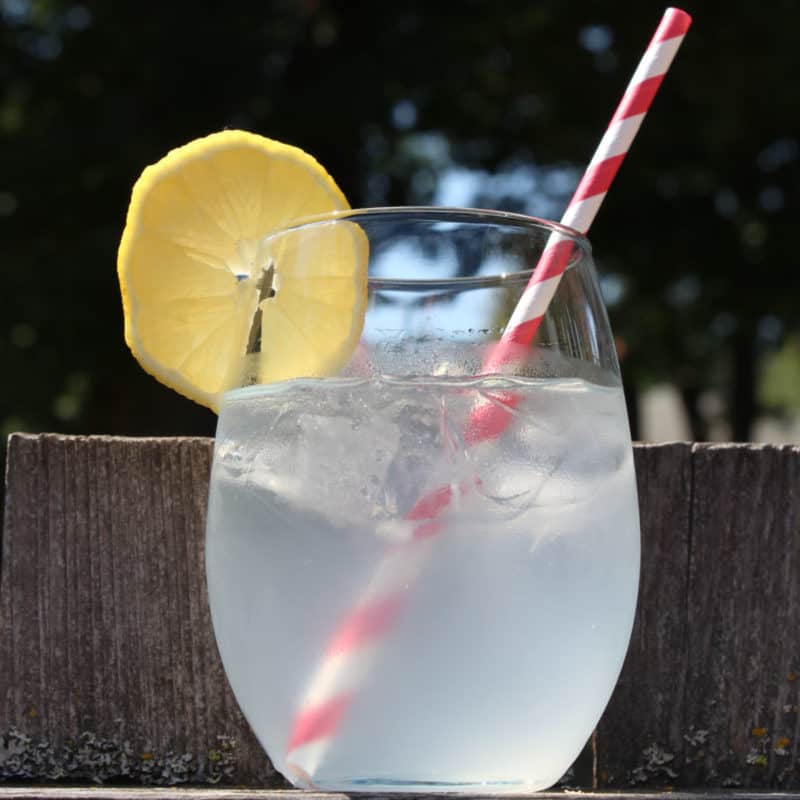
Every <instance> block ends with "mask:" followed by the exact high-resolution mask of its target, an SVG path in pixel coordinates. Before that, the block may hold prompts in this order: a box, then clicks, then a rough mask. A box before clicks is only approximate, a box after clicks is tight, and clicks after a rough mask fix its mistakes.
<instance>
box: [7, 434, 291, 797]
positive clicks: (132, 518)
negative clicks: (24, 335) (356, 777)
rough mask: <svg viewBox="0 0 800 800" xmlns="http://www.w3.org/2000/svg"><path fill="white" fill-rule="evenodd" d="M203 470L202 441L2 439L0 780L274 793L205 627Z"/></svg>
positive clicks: (206, 453) (207, 453) (205, 450)
mask: <svg viewBox="0 0 800 800" xmlns="http://www.w3.org/2000/svg"><path fill="white" fill-rule="evenodd" d="M210 458H211V442H210V440H207V439H112V438H108V437H62V436H52V435H42V436H20V435H15V436H12V437H11V438H10V441H9V449H8V475H7V494H6V519H5V531H4V536H3V550H2V553H3V554H2V581H0V641H2V642H7V643H9V645H10V646H4V647H2V648H0V676H2V677H1V678H0V777H5V778H7V779H8V778H32V779H33V778H36V779H42V778H62V779H84V780H97V781H103V780H118V779H131V780H136V781H141V782H143V783H165V784H169V783H176V782H182V781H192V782H216V781H219V780H234V779H235V780H236V781H239V782H243V783H247V784H253V785H283V781H282V779H281V778H280V776H278V775H277V774H276V773H275V772H274V770H273V769H272V767H271V765H270V764H269V762H268V760H267V759H266V756H265V755H264V754H263V750H262V749H261V747H260V746H259V744H258V742H257V741H256V740H255V738H254V736H253V734H252V733H251V732H250V729H249V728H248V726H247V724H246V723H245V721H244V718H243V717H242V715H241V713H240V711H239V709H238V706H237V705H236V702H235V700H234V698H233V696H232V694H231V692H230V690H229V688H228V684H227V681H226V679H225V676H224V673H223V670H222V665H221V663H220V660H219V656H218V654H217V649H216V643H215V640H214V636H213V632H212V628H211V622H210V616H209V612H208V603H207V599H206V585H205V568H204V561H203V541H204V526H205V509H206V499H207V492H208V476H209V468H210ZM4 734H5V735H4Z"/></svg>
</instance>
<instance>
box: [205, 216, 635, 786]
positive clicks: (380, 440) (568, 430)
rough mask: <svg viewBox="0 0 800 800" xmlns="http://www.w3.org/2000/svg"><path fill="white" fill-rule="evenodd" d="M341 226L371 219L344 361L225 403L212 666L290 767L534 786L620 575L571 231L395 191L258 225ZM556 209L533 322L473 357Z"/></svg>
mask: <svg viewBox="0 0 800 800" xmlns="http://www.w3.org/2000/svg"><path fill="white" fill-rule="evenodd" d="M341 226H358V229H360V231H362V232H363V234H364V236H365V237H366V240H367V241H368V243H369V276H370V277H369V288H368V292H369V300H368V308H367V313H366V319H365V323H364V328H363V334H362V336H361V341H360V344H359V346H358V347H357V348H356V350H355V352H354V353H353V356H352V358H351V360H350V362H349V363H348V364H347V365H346V366H345V367H344V369H343V370H342V372H341V373H340V374H339V375H337V376H334V377H325V378H313V379H312V378H304V379H297V380H290V381H285V382H281V383H276V384H271V385H246V386H242V387H240V388H237V389H235V390H233V391H231V392H229V393H228V394H227V395H226V396H225V397H224V400H223V402H222V405H221V410H220V415H219V423H218V428H217V436H216V445H215V452H214V465H213V472H212V477H211V488H210V503H209V512H208V527H207V550H206V557H207V572H208V589H209V597H210V603H211V611H212V617H213V623H214V630H215V633H216V637H217V642H218V645H219V650H220V653H221V655H222V660H223V663H224V666H225V671H226V673H227V676H228V678H229V680H230V683H231V686H232V687H233V690H234V693H235V695H236V698H237V700H238V702H239V704H240V706H241V708H242V711H243V712H244V714H245V716H246V717H247V719H248V721H249V723H250V725H251V726H252V728H253V730H254V731H255V733H256V735H257V736H258V738H259V740H260V741H261V743H262V744H263V746H264V748H265V749H266V751H267V753H268V754H269V756H270V758H271V759H272V761H273V763H274V764H275V766H276V768H277V769H278V770H279V771H280V772H282V773H283V774H284V775H286V776H287V777H288V778H289V779H290V780H292V781H293V782H294V783H295V784H297V785H301V786H315V787H319V788H323V789H329V790H342V791H354V790H355V791H357V790H381V791H425V792H431V791H443V792H444V791H447V792H453V791H464V792H475V791H480V792H525V791H532V790H537V789H543V788H546V787H548V786H551V785H552V784H554V783H555V782H557V781H558V779H559V778H560V777H561V776H562V775H563V773H564V772H565V771H566V770H567V769H568V767H569V766H570V764H571V763H572V761H573V760H574V758H575V757H576V755H577V754H578V753H579V751H580V750H581V748H582V747H583V745H584V744H585V742H586V740H587V738H588V737H589V736H590V734H591V732H592V730H593V728H594V726H595V725H596V723H597V721H598V719H599V717H600V715H601V713H602V711H603V709H604V707H605V705H606V703H607V701H608V699H609V696H610V694H611V691H612V689H613V687H614V684H615V682H616V679H617V676H618V674H619V671H620V668H621V665H622V662H623V658H624V655H625V651H626V647H627V644H628V639H629V636H630V631H631V625H632V621H633V615H634V610H635V604H636V595H637V587H638V575H639V520H638V506H637V498H636V487H635V481H634V472H633V462H632V452H631V440H630V432H629V428H628V421H627V416H626V411H625V403H624V400H623V394H622V388H621V382H620V375H619V367H618V363H617V358H616V354H615V349H614V344H613V339H612V335H611V331H610V328H609V324H608V319H607V316H606V312H605V309H604V306H603V303H602V299H601V296H600V292H599V289H598V282H597V278H596V275H595V269H594V266H593V263H592V255H591V250H590V247H589V244H588V242H587V241H586V239H585V238H583V237H582V236H580V235H578V234H576V233H574V232H572V231H569V230H568V229H564V228H562V227H560V226H558V225H556V224H554V223H551V222H545V221H542V220H538V219H534V218H530V217H524V216H518V215H513V214H505V213H498V212H487V211H473V210H463V209H424V208H405V209H370V210H361V211H351V212H345V213H339V214H335V215H331V216H329V217H325V218H317V219H315V220H312V221H309V222H306V223H304V224H299V225H297V226H295V227H292V228H290V229H287V230H284V231H279V232H276V233H274V234H271V235H270V236H269V237H267V239H266V240H265V242H264V245H265V248H266V251H272V252H275V253H288V252H291V253H294V254H295V256H293V257H296V258H302V257H303V256H302V254H303V252H308V253H316V254H317V256H316V257H318V254H319V253H320V252H325V243H326V242H327V241H328V237H329V239H330V242H331V243H332V244H331V246H334V243H335V242H336V241H337V236H336V233H335V232H336V231H337V229H340V228H341ZM554 231H555V232H558V233H560V234H561V236H563V237H567V238H568V239H569V240H571V242H572V252H571V254H570V262H569V265H568V268H567V270H566V272H565V273H564V275H563V278H562V279H561V281H560V283H559V285H558V289H557V291H556V293H555V296H554V297H553V299H552V301H551V303H550V305H549V308H548V309H547V313H546V315H545V317H544V319H543V321H542V323H541V325H540V327H539V328H538V331H537V334H536V338H535V340H534V342H533V344H532V345H531V346H529V347H525V348H523V349H521V351H520V353H518V354H516V357H515V359H514V364H513V366H512V367H508V368H506V369H504V371H503V374H485V373H484V370H483V367H482V364H483V363H484V360H485V358H486V356H487V354H488V353H490V352H492V348H493V347H495V346H496V344H497V342H498V341H499V339H500V337H501V335H502V332H503V330H504V326H505V323H506V321H507V320H508V318H509V316H510V314H511V312H512V310H513V308H514V307H515V305H516V303H517V301H518V299H519V297H520V295H521V293H522V291H523V289H524V287H525V285H526V284H527V282H528V279H529V277H530V274H531V270H532V269H533V268H534V267H535V265H536V264H537V262H538V260H539V257H540V255H541V253H542V250H543V248H544V246H545V244H546V242H547V241H548V238H549V237H550V236H551V234H552V233H553V232H554ZM339 232H341V230H340V231H339ZM312 240H313V242H314V246H313V247H304V245H305V244H306V243H309V242H311V241H312ZM321 245H322V247H321ZM281 267H282V265H281V263H280V261H279V260H277V261H276V262H275V263H274V264H273V268H274V270H275V272H276V274H278V275H280V271H281ZM277 285H278V286H279V285H280V284H279V282H278V283H277ZM278 291H280V288H278ZM487 409H488V412H487V413H489V414H493V413H497V414H500V415H501V416H502V417H503V418H504V420H505V421H504V423H503V425H502V430H500V431H499V432H496V433H495V434H493V435H491V436H487V435H484V434H481V433H480V431H478V432H476V425H475V419H476V414H477V415H480V413H483V412H486V411H487Z"/></svg>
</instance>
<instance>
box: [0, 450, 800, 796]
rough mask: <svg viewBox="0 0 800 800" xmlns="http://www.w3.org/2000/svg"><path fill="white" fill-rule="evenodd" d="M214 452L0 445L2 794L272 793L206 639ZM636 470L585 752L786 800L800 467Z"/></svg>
mask: <svg viewBox="0 0 800 800" xmlns="http://www.w3.org/2000/svg"><path fill="white" fill-rule="evenodd" d="M210 454H211V443H210V440H206V439H136V440H134V439H112V438H107V437H60V436H24V435H15V436H12V437H11V439H10V442H9V453H8V475H7V495H6V519H5V532H4V537H3V543H2V544H3V547H2V563H0V570H1V571H0V642H2V643H3V644H2V645H0V780H2V779H5V780H9V779H11V780H14V779H20V780H28V781H34V780H35V781H41V780H46V779H49V778H61V779H65V780H70V781H73V782H78V781H81V780H83V781H86V780H96V781H102V780H107V781H109V780H110V781H119V780H126V781H131V782H135V783H146V784H174V783H181V782H184V781H189V782H194V783H208V782H217V781H219V782H222V783H234V784H239V785H246V786H261V787H265V786H266V787H279V786H283V785H284V784H283V782H282V780H281V778H280V776H278V775H277V774H276V773H275V772H274V770H273V769H272V768H271V766H270V765H269V762H268V761H267V759H266V757H265V756H264V755H263V754H262V752H261V749H260V747H259V746H258V744H257V742H256V740H255V738H254V737H253V735H252V734H251V733H250V731H249V729H248V727H247V725H246V723H245V722H244V719H243V718H242V716H241V714H240V712H239V710H238V708H237V706H236V703H235V701H234V699H233V697H232V695H231V693H230V691H229V689H228V686H227V683H226V681H225V678H224V674H223V672H222V667H221V665H220V662H219V658H218V655H217V652H216V646H215V643H214V638H213V633H212V631H211V626H210V620H209V616H208V611H207V605H206V596H205V576H204V567H203V527H204V522H205V504H206V493H207V480H208V470H209V464H210ZM635 455H636V467H637V475H638V480H639V491H640V506H641V514H642V532H643V552H642V585H641V592H640V603H639V609H638V613H637V621H636V625H635V628H634V632H633V637H632V642H631V648H630V652H629V656H628V659H627V661H626V664H625V667H624V669H623V673H622V675H621V678H620V681H619V685H618V687H617V690H616V692H615V694H614V696H613V698H612V701H611V703H610V705H609V708H608V710H607V712H606V714H605V715H604V717H603V720H602V721H601V723H600V726H599V728H598V731H597V734H596V736H595V737H594V739H593V753H592V755H593V757H594V762H595V764H594V774H595V776H596V778H595V781H596V784H597V785H599V786H601V787H611V788H626V787H632V786H638V787H639V788H641V787H643V786H650V787H655V788H658V787H665V786H692V787H701V786H711V787H719V788H724V789H725V792H724V793H723V794H722V795H720V796H725V797H731V796H734V795H733V794H732V792H733V791H734V790H735V788H736V787H739V786H741V787H773V788H778V789H783V790H786V789H796V788H798V787H800V751H799V750H798V740H799V739H800V722H799V721H798V705H800V677H798V676H800V449H799V448H796V447H788V446H787V447H770V446H763V447H758V446H733V445H727V446H708V445H688V444H672V445H657V446H637V448H636V454H635ZM588 773H589V774H588V775H584V773H583V772H582V771H581V770H577V771H576V773H575V775H574V777H573V779H572V780H571V781H570V784H571V785H573V786H584V787H587V788H588V787H590V786H591V785H592V778H591V773H592V770H589V771H588ZM8 791H9V789H8V788H6V789H3V792H4V794H2V795H0V800H6V798H7V792H8ZM14 791H16V790H14ZM20 791H21V789H20ZM103 791H106V790H103ZM172 791H174V790H171V792H172ZM273 794H274V793H273ZM93 795H94V796H95V797H96V796H97V795H96V794H94V793H93ZM104 796H105V795H104ZM109 796H110V795H109ZM148 796H151V795H148ZM170 796H172V797H174V794H172V793H171V794H170ZM227 796H228V795H226V797H227ZM270 796H271V795H270ZM609 796H613V795H609ZM633 796H636V797H638V796H639V795H633ZM678 796H680V795H678V793H677V792H676V793H672V794H670V797H672V798H674V797H678ZM691 796H692V797H697V796H698V795H695V794H692V795H691ZM738 796H740V797H750V796H753V795H744V794H742V795H738ZM770 796H771V797H772V796H775V795H774V794H772V795H770ZM209 797H210V795H209ZM537 797H543V795H537Z"/></svg>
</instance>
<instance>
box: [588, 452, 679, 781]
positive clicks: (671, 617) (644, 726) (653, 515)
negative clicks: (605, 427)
mask: <svg viewBox="0 0 800 800" xmlns="http://www.w3.org/2000/svg"><path fill="white" fill-rule="evenodd" d="M634 457H635V464H636V477H637V484H638V491H639V515H640V520H641V527H642V567H641V578H640V585H639V604H638V609H637V614H636V621H635V624H634V628H633V633H632V636H631V643H630V646H629V648H628V655H627V657H626V659H625V664H624V666H623V669H622V673H621V675H620V678H619V681H618V683H617V687H616V689H615V691H614V694H613V695H612V698H611V701H610V702H609V705H608V708H607V709H606V712H605V714H604V715H603V718H602V719H601V721H600V725H599V726H598V731H597V736H596V739H595V741H596V754H597V784H598V785H599V786H603V787H608V786H630V785H636V784H641V783H651V782H656V783H659V782H660V783H662V784H663V783H669V784H671V783H673V782H674V779H675V774H676V773H675V772H674V769H673V762H674V761H675V760H676V759H678V760H679V759H680V756H681V753H682V750H683V746H684V741H683V701H684V688H685V687H684V675H685V667H686V646H685V645H686V587H687V576H688V561H689V505H690V502H689V501H690V497H691V457H692V454H691V445H690V444H667V445H637V446H636V448H635V450H634Z"/></svg>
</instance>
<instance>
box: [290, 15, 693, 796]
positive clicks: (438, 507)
mask: <svg viewBox="0 0 800 800" xmlns="http://www.w3.org/2000/svg"><path fill="white" fill-rule="evenodd" d="M690 24H691V17H690V16H689V15H688V14H687V13H686V12H684V11H681V10H680V9H677V8H668V9H667V10H666V12H665V13H664V16H663V18H662V20H661V23H660V24H659V26H658V28H657V29H656V32H655V34H654V36H653V38H652V40H651V42H650V44H649V45H648V47H647V50H646V51H645V53H644V56H643V57H642V59H641V61H640V62H639V65H638V66H637V68H636V71H635V72H634V74H633V77H632V78H631V81H630V83H629V84H628V87H627V89H626V90H625V94H624V95H623V97H622V100H621V101H620V103H619V106H618V107H617V110H616V112H615V113H614V116H613V117H612V118H611V122H610V123H609V125H608V128H607V130H606V132H605V135H604V136H603V138H602V139H601V141H600V144H599V146H598V147H597V150H596V152H595V154H594V156H593V157H592V160H591V161H590V162H589V165H588V166H587V168H586V172H585V173H584V175H583V178H582V179H581V181H580V183H579V184H578V188H577V189H576V190H575V193H574V195H573V196H572V199H571V200H570V203H569V205H568V206H567V210H566V212H565V213H564V216H563V217H562V219H561V224H562V225H564V226H567V227H569V228H573V229H575V230H577V231H579V232H580V233H586V232H587V231H588V230H589V227H590V225H591V223H592V221H593V220H594V218H595V216H596V214H597V211H598V209H599V208H600V205H601V203H602V202H603V199H604V198H605V196H606V192H607V191H608V189H609V187H610V186H611V183H612V182H613V180H614V177H615V175H616V174H617V170H618V169H619V167H620V165H621V164H622V161H623V160H624V158H625V156H626V155H627V153H628V150H629V148H630V146H631V143H632V142H633V139H634V137H635V136H636V133H637V131H638V130H639V126H640V125H641V123H642V120H643V119H644V116H645V114H646V113H647V110H648V109H649V108H650V104H651V103H652V101H653V98H654V97H655V94H656V92H657V91H658V88H659V86H660V85H661V81H662V80H663V78H664V75H665V74H666V72H667V69H668V68H669V66H670V64H671V63H672V59H673V58H674V56H675V53H676V52H677V51H678V48H679V47H680V45H681V43H682V42H683V38H684V36H685V34H686V31H687V30H688V29H689V26H690ZM573 248H574V242H573V240H572V239H571V238H570V237H569V236H567V235H566V234H562V233H559V232H554V233H553V234H551V236H550V238H549V239H548V242H547V244H546V245H545V249H544V251H543V253H542V256H541V258H540V259H539V262H538V264H537V265H536V268H535V270H534V271H533V274H532V275H531V278H530V281H529V282H528V285H527V286H526V288H525V290H524V292H523V295H522V297H521V298H520V300H519V302H518V303H517V306H516V308H515V309H514V312H513V314H512V315H511V318H510V319H509V322H508V325H507V326H506V330H505V332H504V334H503V336H502V338H501V340H500V341H499V342H498V343H497V345H495V347H494V348H492V351H491V352H490V354H489V356H488V357H487V358H486V360H485V361H484V364H483V370H482V371H483V373H484V374H491V373H496V372H502V370H503V367H505V366H507V365H508V364H509V363H512V362H513V361H515V360H516V359H517V358H518V354H519V351H520V348H522V347H526V346H528V345H530V343H531V342H532V341H533V338H534V336H535V335H536V331H537V330H538V328H539V325H540V324H541V321H542V319H543V318H544V315H545V313H546V311H547V307H548V305H549V303H550V301H551V299H552V297H553V295H554V294H555V292H556V289H557V288H558V284H559V282H560V280H561V276H562V275H563V273H564V270H565V269H566V267H567V264H568V263H569V258H570V254H571V253H572V250H573ZM517 402H518V398H517V396H516V395H513V394H510V393H508V394H504V396H503V400H502V402H500V403H491V404H484V405H480V406H478V407H476V409H475V411H474V412H473V413H472V414H471V415H470V418H469V421H468V423H467V425H466V429H465V440H466V441H467V442H468V443H474V442H478V441H485V440H487V439H491V438H493V437H495V436H498V435H499V434H500V433H501V432H502V431H503V430H505V428H506V427H507V425H508V423H509V421H510V418H511V415H512V413H513V412H512V409H513V407H514V406H515V405H516V403H517ZM471 488H472V487H471V486H469V485H464V484H461V485H459V486H446V487H441V488H439V489H437V490H436V491H434V492H432V493H430V494H428V495H426V496H425V497H423V498H422V499H421V500H419V501H418V502H417V504H416V505H415V506H414V508H413V509H412V510H411V511H410V512H409V513H408V514H407V515H406V520H407V521H408V522H409V523H410V525H411V532H410V535H409V537H408V539H407V541H405V542H403V543H401V544H398V545H397V546H395V547H394V548H392V549H391V550H390V551H389V553H388V554H387V555H386V556H385V557H384V558H383V559H382V561H381V563H380V565H379V568H378V569H377V571H376V573H375V575H374V576H373V578H372V580H371V581H370V583H369V585H368V586H367V587H366V589H365V591H364V593H363V594H362V596H361V597H360V599H359V602H358V603H357V604H356V606H355V607H354V608H353V609H352V610H351V611H350V612H349V613H348V614H347V615H346V617H345V618H344V619H343V620H342V621H341V622H340V624H339V625H338V627H337V629H336V631H335V632H334V634H333V636H332V637H331V640H330V642H329V645H328V647H327V649H326V651H325V652H324V653H323V654H322V655H321V658H320V663H319V666H318V668H317V669H316V671H315V673H314V674H313V676H312V678H311V681H310V682H309V684H308V687H307V689H306V692H305V694H304V696H303V699H302V702H301V704H300V706H299V710H298V713H297V716H296V717H295V720H294V723H293V726H292V730H291V733H290V736H289V741H288V743H287V749H286V757H287V766H288V769H289V770H290V772H291V773H292V774H293V775H294V776H295V777H296V778H298V779H300V780H301V781H303V782H305V783H306V784H308V785H313V781H314V775H315V773H316V771H317V769H318V767H319V765H320V764H321V763H322V760H323V758H324V757H325V754H326V753H327V751H328V749H329V748H330V746H331V745H332V743H333V742H334V741H335V737H336V733H337V731H338V729H339V726H340V725H341V724H342V723H343V721H344V719H345V717H346V714H347V711H348V709H349V708H350V706H351V704H352V702H353V700H354V698H355V697H356V695H357V693H358V690H359V687H360V685H361V683H362V682H363V679H364V677H365V676H366V675H367V674H368V673H369V671H370V668H371V666H372V663H373V661H374V659H375V658H376V656H377V654H378V652H379V650H380V647H381V644H382V641H384V640H385V638H386V636H387V635H388V634H389V633H390V631H391V630H392V628H393V626H394V624H395V620H396V619H397V617H398V615H399V614H400V613H401V611H402V609H403V607H404V605H405V603H406V602H407V600H406V598H407V595H408V587H409V586H410V585H411V584H413V582H414V581H415V579H416V578H417V576H418V575H419V573H420V572H421V570H422V568H423V566H424V564H425V562H426V560H427V554H428V549H429V547H430V542H431V539H432V537H433V536H435V535H436V534H437V533H438V532H439V530H440V527H441V525H440V523H439V522H438V520H437V517H438V516H439V515H440V514H441V513H442V512H443V511H444V510H445V509H448V508H452V507H453V506H454V504H455V503H457V502H458V498H459V497H460V496H461V494H463V493H464V492H467V491H470V490H471Z"/></svg>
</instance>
